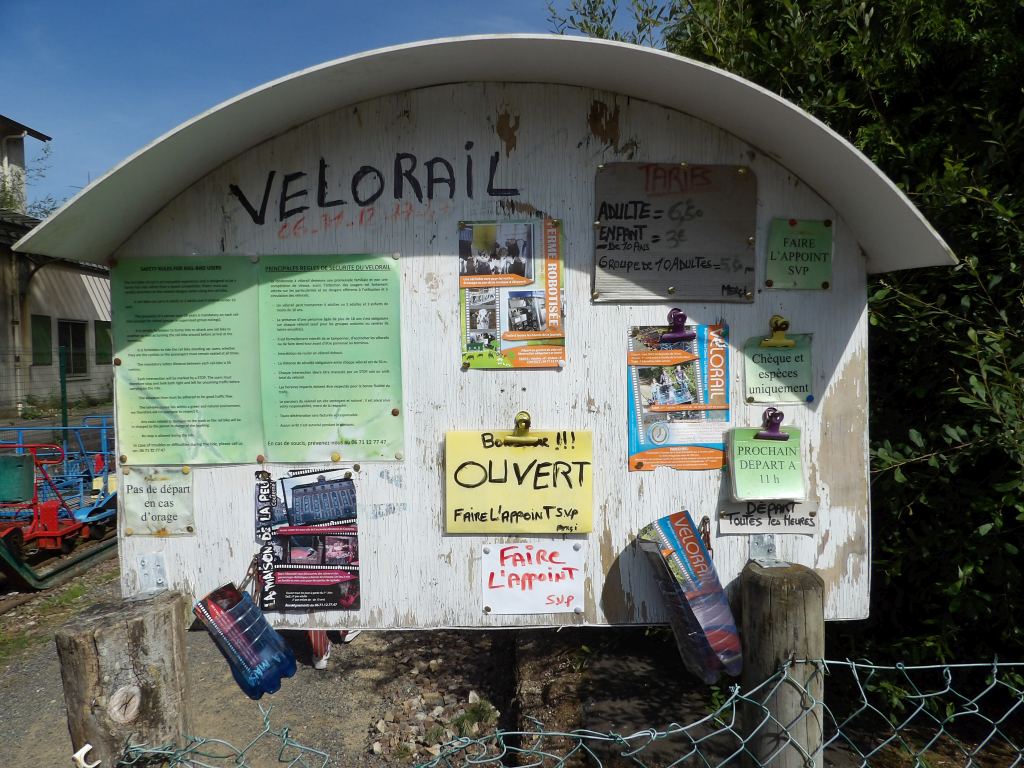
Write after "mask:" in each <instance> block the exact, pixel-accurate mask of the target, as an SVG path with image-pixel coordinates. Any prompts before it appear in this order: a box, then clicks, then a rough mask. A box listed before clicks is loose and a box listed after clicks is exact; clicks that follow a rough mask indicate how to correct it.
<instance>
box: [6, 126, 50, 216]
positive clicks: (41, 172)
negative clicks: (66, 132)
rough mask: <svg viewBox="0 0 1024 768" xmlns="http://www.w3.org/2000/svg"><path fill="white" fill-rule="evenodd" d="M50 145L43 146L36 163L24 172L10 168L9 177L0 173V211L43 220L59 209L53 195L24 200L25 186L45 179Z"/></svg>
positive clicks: (48, 165) (48, 163) (48, 164)
mask: <svg viewBox="0 0 1024 768" xmlns="http://www.w3.org/2000/svg"><path fill="white" fill-rule="evenodd" d="M51 146H52V145H50V144H44V145H43V150H42V152H41V153H40V155H39V157H38V158H37V159H36V162H35V163H34V164H33V165H32V166H31V167H29V168H27V169H26V170H24V171H22V170H21V169H20V168H16V167H12V169H11V176H10V177H8V176H5V175H4V174H2V173H0V209H4V210H8V211H18V212H24V213H26V214H28V215H29V216H34V217H36V218H37V219H45V218H46V217H47V216H49V215H50V214H51V213H53V212H54V211H55V210H56V209H57V208H58V207H60V204H61V203H60V201H58V200H57V198H55V197H54V196H53V195H46V196H44V197H40V198H36V199H34V200H26V197H25V192H24V189H25V184H28V185H31V184H32V183H33V182H36V181H40V180H41V179H43V178H45V177H46V172H47V171H48V170H49V168H50V157H51V154H50V153H51Z"/></svg>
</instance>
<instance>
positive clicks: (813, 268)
mask: <svg viewBox="0 0 1024 768" xmlns="http://www.w3.org/2000/svg"><path fill="white" fill-rule="evenodd" d="M764 284H765V286H767V287H768V288H789V289H793V290H805V291H823V290H828V289H829V288H830V287H831V285H832V222H831V221H830V220H829V219H825V220H824V221H812V220H809V219H772V223H771V226H770V228H769V230H768V249H767V259H766V264H765V281H764Z"/></svg>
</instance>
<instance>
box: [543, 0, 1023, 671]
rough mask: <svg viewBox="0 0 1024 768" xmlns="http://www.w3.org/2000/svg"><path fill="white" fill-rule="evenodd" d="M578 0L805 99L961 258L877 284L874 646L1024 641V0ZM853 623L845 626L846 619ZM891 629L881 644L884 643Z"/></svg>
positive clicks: (976, 646) (916, 652)
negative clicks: (629, 13)
mask: <svg viewBox="0 0 1024 768" xmlns="http://www.w3.org/2000/svg"><path fill="white" fill-rule="evenodd" d="M640 6H642V7H641V13H640V14H639V15H637V14H634V21H635V23H636V28H635V29H629V28H626V27H622V26H616V25H617V24H618V23H619V22H618V20H617V18H616V16H617V14H616V3H615V2H614V1H610V0H604V1H601V0H572V2H571V3H570V6H569V9H568V11H567V12H566V13H565V15H560V14H559V13H557V12H555V11H552V12H551V18H552V21H553V22H554V24H555V26H556V28H558V29H560V30H562V31H581V32H584V33H586V34H591V35H594V36H597V37H609V38H613V39H622V40H628V41H632V42H641V43H644V42H648V41H655V42H657V41H660V42H661V43H662V44H663V45H664V47H665V48H667V49H668V50H670V51H672V52H674V53H678V54H681V55H684V56H689V57H692V58H696V59H699V60H702V61H705V62H707V63H710V64H714V65H717V66H720V67H723V68H725V69H728V70H730V71H732V72H735V73H736V74H739V75H741V76H743V77H745V78H747V79H749V80H752V81H754V82H756V83H758V84H759V85H762V86H764V87H766V88H768V89H770V90H772V91H775V92H776V93H779V94H780V95H782V96H784V97H785V98H787V99H790V100H791V101H794V102H796V103H797V104H799V105H800V106H802V107H803V108H804V109H806V110H807V111H808V112H810V113H811V114H813V115H814V116H815V117H817V118H819V119H821V120H823V121H824V122H825V123H827V124H828V125H829V126H830V127H832V128H833V129H835V130H836V131H838V132H839V133H840V134H841V135H843V136H845V137H846V138H847V139H848V140H849V141H851V142H852V143H853V144H854V145H856V146H857V147H858V148H859V149H860V150H861V151H863V152H864V153H865V154H866V155H867V156H868V157H870V158H871V159H872V160H873V161H874V162H875V163H876V164H877V165H878V166H879V167H880V168H881V169H882V170H883V171H884V172H885V173H886V174H888V176H889V177H890V178H891V179H893V180H894V182H895V183H896V184H898V185H899V186H900V188H901V189H902V190H903V191H904V192H905V193H906V194H907V195H908V196H909V197H910V198H911V199H912V200H913V201H914V203H915V204H916V205H917V206H918V208H919V209H920V210H921V211H922V213H923V214H924V215H925V217H926V218H927V219H928V220H929V221H930V222H931V224H932V225H933V226H934V227H935V228H936V230H937V231H938V232H939V233H940V234H941V235H942V236H943V238H944V239H945V240H946V241H947V242H948V243H949V244H950V246H951V247H952V249H953V251H954V252H955V253H956V254H957V255H958V257H959V258H960V264H959V266H957V267H955V268H941V269H939V268H936V269H924V270H912V271H907V272H900V273H893V274H888V275H882V276H880V277H878V278H877V279H876V280H874V281H873V283H872V285H871V286H869V299H870V303H869V308H870V316H869V320H870V323H871V338H870V357H871V393H872V396H871V435H872V458H873V469H872V506H873V525H874V543H873V555H874V565H875V572H874V576H873V590H874V594H873V596H872V619H871V620H870V622H869V623H868V625H867V627H866V628H865V627H863V625H861V630H860V631H863V632H864V633H865V634H864V636H863V637H860V638H857V639H856V644H857V648H858V651H859V652H861V653H864V652H874V653H877V654H881V653H884V654H886V655H889V654H892V655H893V656H896V657H899V658H902V659H903V660H906V661H910V660H914V659H934V658H935V657H936V656H938V657H940V658H950V657H953V656H957V657H963V656H970V657H979V656H980V657H984V656H985V655H989V654H993V653H1001V654H1002V655H1004V656H1005V655H1013V654H1015V653H1019V651H1020V650H1021V649H1022V648H1024V615H1022V610H1021V600H1020V598H1019V595H1020V594H1021V590H1022V588H1024V578H1022V573H1021V566H1020V561H1021V558H1020V553H1019V550H1020V548H1021V547H1022V546H1024V544H1022V536H1021V532H1022V530H1024V502H1022V498H1024V495H1022V493H1021V492H1022V491H1024V418H1022V417H1024V383H1022V382H1024V377H1022V375H1024V338H1022V330H1021V329H1022V327H1024V290H1022V289H1024V284H1022V274H1021V270H1022V262H1024V231H1022V221H1024V201H1022V199H1021V195H1020V174H1021V171H1022V169H1024V110H1022V109H1021V107H1022V104H1024V100H1022V98H1021V97H1022V86H1021V79H1020V73H1021V72H1024V3H1022V2H1020V0H1016V1H1014V0H878V1H871V0H863V1H856V2H853V1H850V0H762V1H761V2H757V3H751V2H743V1H742V0H741V1H740V2H725V1H724V0H694V1H693V2H675V3H668V4H663V5H656V4H649V3H634V10H636V9H637V7H640ZM835 629H836V628H833V631H835ZM872 638H873V639H874V641H875V644H874V646H871V645H870V644H866V643H868V641H869V640H870V639H872Z"/></svg>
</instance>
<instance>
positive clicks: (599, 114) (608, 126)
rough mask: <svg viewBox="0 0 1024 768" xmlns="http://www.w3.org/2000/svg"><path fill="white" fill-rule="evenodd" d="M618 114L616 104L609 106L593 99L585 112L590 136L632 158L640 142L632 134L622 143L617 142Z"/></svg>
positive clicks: (618, 137) (618, 132)
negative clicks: (588, 109)
mask: <svg viewBox="0 0 1024 768" xmlns="http://www.w3.org/2000/svg"><path fill="white" fill-rule="evenodd" d="M619 114H620V112H619V105H618V104H616V105H615V106H614V108H611V107H609V106H608V105H607V104H606V103H605V102H603V101H601V100H600V99H594V101H592V102H591V104H590V112H589V113H588V114H587V125H588V126H589V127H590V135H591V136H593V137H594V138H595V139H597V140H598V141H600V142H601V143H602V144H604V145H605V146H606V147H611V148H612V149H613V150H614V151H615V153H616V154H619V155H625V156H626V157H627V159H630V160H632V159H633V157H634V155H636V152H637V150H638V149H639V148H640V142H639V141H637V139H636V137H635V136H633V137H631V138H629V139H627V140H626V141H625V142H624V143H621V144H620V143H619V142H620V141H621V140H622V128H621V127H620V126H619Z"/></svg>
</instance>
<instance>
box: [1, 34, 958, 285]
mask: <svg viewBox="0 0 1024 768" xmlns="http://www.w3.org/2000/svg"><path fill="white" fill-rule="evenodd" d="M480 81H484V82H488V81H489V82H518V83H531V82H532V83H550V84H562V85H575V86H580V87H585V88H595V89H599V90H604V91H611V92H614V93H620V94H623V95H625V96H629V97H633V98H637V99H643V100H646V101H650V102H654V103H656V104H661V105H663V106H665V107H669V108H671V109H675V110H679V111H680V112H684V113H687V114H689V115H693V116H694V117H697V118H699V119H701V120H705V121H707V122H708V123H711V124H712V125H715V126H718V127H719V128H722V129H723V130H725V131H728V132H729V133H732V134H734V135H735V136H737V137H738V138H740V139H742V140H743V141H745V142H747V143H748V144H750V145H752V146H754V147H756V148H757V149H758V150H760V151H761V152H763V153H765V154H766V155H767V156H769V157H771V158H773V159H774V160H776V161H777V162H779V163H780V164H781V165H783V166H784V167H785V168H787V169H788V170H790V171H791V172H793V173H794V174H795V175H796V176H797V177H799V178H800V179H801V180H802V181H804V182H805V183H806V184H808V185H809V186H811V187H812V188H813V189H814V190H815V191H816V192H817V193H818V194H819V195H820V196H821V197H822V198H824V199H825V200H826V201H827V202H828V203H829V204H831V205H832V206H833V207H834V208H835V209H836V211H837V213H838V214H839V215H840V216H842V218H843V219H844V220H845V221H846V223H847V224H848V225H849V226H850V227H851V228H852V230H853V233H854V236H855V237H856V238H857V240H858V241H859V242H860V244H861V247H862V248H863V250H864V252H865V254H866V256H867V267H868V271H869V272H888V271H892V270H898V269H909V268H913V267H926V266H936V265H950V264H953V263H956V258H955V257H954V256H953V253H952V251H951V250H950V248H949V246H948V245H946V243H945V242H944V241H943V239H942V238H941V237H940V236H939V234H938V233H937V232H936V231H935V230H934V229H933V228H932V227H931V225H930V224H929V223H928V222H927V221H926V220H925V218H924V217H923V216H922V215H921V213H920V212H919V211H918V210H917V208H916V207H914V205H913V204H912V203H911V202H910V200H909V199H907V197H906V196H905V195H904V194H903V193H902V192H901V191H900V190H899V189H898V188H897V187H896V185H895V184H893V183H892V181H890V180H889V179H888V177H886V176H885V174H883V173H882V172H881V171H880V170H879V169H878V168H877V167H876V166H875V165H874V164H873V163H872V162H871V161H870V160H868V158H867V157H865V156H864V155H863V154H862V153H861V152H859V151H858V150H857V149H856V148H855V147H853V146H852V145H851V144H850V143H849V142H847V141H846V140H845V139H843V138H842V137H841V136H839V135H838V134H837V133H836V132H835V131H833V130H831V129H830V128H829V127H828V126H826V125H825V124H824V123H822V122H821V121H819V120H817V119H815V118H814V117H812V116H811V115H809V114H808V113H806V112H804V111H803V110H802V109H800V108H799V107H797V106H796V105H794V104H792V103H790V102H788V101H786V100H785V99H782V98H780V97H779V96H776V95H775V94H773V93H771V92H769V91H767V90H765V89H764V88H761V87H760V86H757V85H755V84H753V83H751V82H749V81H747V80H744V79H742V78H740V77H737V76H736V75H733V74H730V73H729V72H726V71H724V70H721V69H717V68H715V67H711V66H708V65H706V64H701V63H700V62H697V61H693V60H691V59H686V58H683V57H681V56H676V55H674V54H670V53H665V52H664V51H659V50H656V49H653V48H644V47H640V46H635V45H628V44H625V43H616V42H609V41H606V40H594V39H590V38H579V37H565V36H560V35H481V36H474V37H456V38H445V39H440V40H430V41H426V42H420V43H412V44H409V45H400V46H395V47H392V48H382V49H379V50H376V51H369V52H366V53H360V54H357V55H355V56H349V57H346V58H343V59H338V60H336V61H332V62H328V63H326V64H321V65H319V66H316V67H312V68H310V69H306V70H303V71H301V72H296V73H295V74H292V75H289V76H287V77H283V78H281V79H279V80H274V81H272V82H269V83H267V84H265V85H262V86H260V87H258V88H255V89H253V90H251V91H248V92H247V93H243V94H241V95H240V96H237V97H235V98H233V99H230V100H229V101H226V102H224V103H223V104H220V105H219V106H216V107H214V108H213V109H210V110H209V111H207V112H204V113H202V114H200V115H198V116H196V117H194V118H193V119H191V120H189V121H188V122H185V123H183V124H182V125H180V126H178V127H177V128H175V129H174V130H172V131H170V132H169V133H167V134H165V135H163V136H161V137H160V138H159V139H157V140H156V141H154V142H153V143H151V144H150V145H149V146H147V147H145V148H143V149H141V150H139V151H138V152H136V153H135V154H133V155H132V156H130V157H129V158H127V159H126V160H124V161H123V162H122V163H120V164H119V165H117V166H116V167H115V168H114V169H113V170H111V171H110V172H108V173H107V174H106V175H105V176H103V177H101V178H99V179H97V180H96V181H95V182H93V183H92V184H90V185H89V186H88V187H86V188H85V189H83V190H82V191H81V192H80V193H79V194H77V195H76V196H75V197H74V198H72V199H71V200H70V201H68V202H67V203H66V204H65V205H64V206H63V207H62V208H61V209H60V210H59V211H57V212H56V213H55V214H53V215H52V216H50V217H49V218H48V219H46V220H45V221H44V222H43V223H42V224H41V225H39V226H38V227H36V228H35V229H34V230H33V231H32V232H31V233H29V234H28V235H27V236H26V237H24V238H22V239H21V240H20V241H18V242H17V243H16V244H15V246H14V248H15V250H19V251H30V252H33V253H39V254H45V255H48V256H59V257H63V258H68V259H76V260H81V261H92V262H96V261H104V260H106V259H107V258H108V257H109V256H110V254H112V253H113V252H114V251H115V250H116V249H117V247H118V246H120V245H121V244H122V243H123V242H124V241H125V240H127V239H128V238H129V237H130V236H131V235H132V233H133V232H135V231H136V230H137V229H138V228H139V227H140V226H141V225H142V224H143V223H144V222H146V221H147V220H148V219H149V218H150V217H152V216H153V215H154V214H155V213H157V212H158V211H159V210H160V209H161V208H162V207H163V206H164V205H166V204H167V203H168V202H169V201H170V200H172V199H173V198H174V197H176V196H177V195H178V194H180V193H181V192H182V191H184V190H185V189H186V188H188V187H189V186H190V185H191V184H192V183H194V182H195V181H197V180H199V179H200V178H202V177H203V176H205V175H206V174H207V173H209V172H210V171H212V170H213V169H214V168H216V167H218V166H219V165H221V164H222V163H224V162H225V161H227V160H228V159H230V158H232V157H234V156H236V155H238V154H239V153H241V152H243V151H245V150H246V149H248V148H250V147H252V146H255V145H257V144H259V143H261V142H263V141H266V140H267V139H269V138H271V137H273V136H276V135H278V134H281V133H283V132H285V131H287V130H289V129H290V128H293V127H296V126H298V125H301V124H303V123H306V122H308V121H309V120H312V119H314V118H316V117H319V116H320V115H324V114H327V113H329V112H333V111H335V110H337V109H340V108H341V107H344V106H347V105H349V104H354V103H357V102H361V101H365V100H367V99H371V98H375V97H377V96H383V95H387V94H391V93H398V92H402V91H407V90H413V89H417V88H424V87H429V86H433V85H441V84H444V83H456V82H480Z"/></svg>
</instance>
